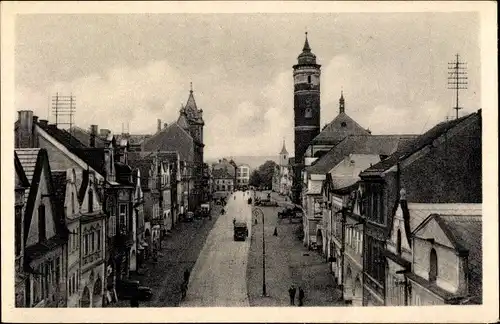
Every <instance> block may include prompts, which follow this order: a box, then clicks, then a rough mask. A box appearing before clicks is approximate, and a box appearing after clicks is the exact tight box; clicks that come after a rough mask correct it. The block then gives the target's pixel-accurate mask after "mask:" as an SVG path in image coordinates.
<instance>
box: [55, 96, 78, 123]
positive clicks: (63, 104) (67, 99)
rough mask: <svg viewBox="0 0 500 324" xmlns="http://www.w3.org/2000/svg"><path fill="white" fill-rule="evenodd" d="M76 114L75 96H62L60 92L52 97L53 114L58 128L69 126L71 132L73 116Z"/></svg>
mask: <svg viewBox="0 0 500 324" xmlns="http://www.w3.org/2000/svg"><path fill="white" fill-rule="evenodd" d="M75 112H76V97H75V96H73V94H70V95H69V96H61V95H59V92H56V95H55V96H53V97H52V113H53V114H55V117H56V126H59V125H69V129H70V132H71V129H72V126H73V116H74V114H75Z"/></svg>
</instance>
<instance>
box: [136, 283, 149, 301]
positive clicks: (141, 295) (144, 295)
mask: <svg viewBox="0 0 500 324" xmlns="http://www.w3.org/2000/svg"><path fill="white" fill-rule="evenodd" d="M152 298H153V290H152V289H151V288H149V287H145V286H139V288H138V289H137V299H139V300H141V301H148V300H151V299H152Z"/></svg>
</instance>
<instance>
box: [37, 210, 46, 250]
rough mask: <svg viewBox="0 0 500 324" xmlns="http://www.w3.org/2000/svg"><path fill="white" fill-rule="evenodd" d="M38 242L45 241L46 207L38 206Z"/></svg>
mask: <svg viewBox="0 0 500 324" xmlns="http://www.w3.org/2000/svg"><path fill="white" fill-rule="evenodd" d="M38 240H39V241H40V242H42V241H44V240H45V205H44V204H41V205H40V206H38Z"/></svg>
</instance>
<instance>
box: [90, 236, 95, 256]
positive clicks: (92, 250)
mask: <svg viewBox="0 0 500 324" xmlns="http://www.w3.org/2000/svg"><path fill="white" fill-rule="evenodd" d="M94 234H95V233H94V232H92V234H90V242H92V243H91V244H92V249H91V250H90V252H91V253H93V252H94V251H95V237H94V236H95V235H94Z"/></svg>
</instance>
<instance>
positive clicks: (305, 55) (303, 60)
mask: <svg viewBox="0 0 500 324" xmlns="http://www.w3.org/2000/svg"><path fill="white" fill-rule="evenodd" d="M297 59H298V61H299V64H314V65H315V64H316V55H314V54H313V53H312V52H311V47H310V46H309V39H308V38H307V32H306V40H305V41H304V48H302V53H300V55H299V57H298V58H297Z"/></svg>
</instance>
